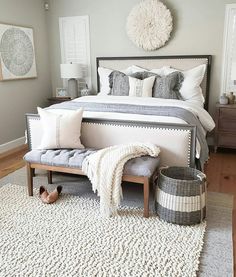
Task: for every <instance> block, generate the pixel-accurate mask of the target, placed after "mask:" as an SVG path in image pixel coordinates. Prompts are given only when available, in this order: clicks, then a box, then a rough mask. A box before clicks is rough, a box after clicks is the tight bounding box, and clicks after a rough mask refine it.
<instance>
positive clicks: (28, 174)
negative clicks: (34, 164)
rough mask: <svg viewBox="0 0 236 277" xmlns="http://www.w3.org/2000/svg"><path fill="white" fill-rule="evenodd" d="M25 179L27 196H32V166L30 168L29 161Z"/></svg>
mask: <svg viewBox="0 0 236 277" xmlns="http://www.w3.org/2000/svg"><path fill="white" fill-rule="evenodd" d="M27 179H28V193H29V196H33V168H31V166H30V163H27Z"/></svg>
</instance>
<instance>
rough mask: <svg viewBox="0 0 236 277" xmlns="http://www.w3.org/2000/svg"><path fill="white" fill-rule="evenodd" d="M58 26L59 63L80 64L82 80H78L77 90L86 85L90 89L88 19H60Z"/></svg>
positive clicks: (78, 17)
mask: <svg viewBox="0 0 236 277" xmlns="http://www.w3.org/2000/svg"><path fill="white" fill-rule="evenodd" d="M59 26H60V43H61V63H71V62H72V63H78V64H80V65H81V68H82V72H83V78H81V79H79V82H78V84H79V89H82V88H84V87H85V85H86V84H87V85H88V87H89V88H91V65H90V40H89V17H88V16H72V17H60V18H59ZM64 85H65V84H64Z"/></svg>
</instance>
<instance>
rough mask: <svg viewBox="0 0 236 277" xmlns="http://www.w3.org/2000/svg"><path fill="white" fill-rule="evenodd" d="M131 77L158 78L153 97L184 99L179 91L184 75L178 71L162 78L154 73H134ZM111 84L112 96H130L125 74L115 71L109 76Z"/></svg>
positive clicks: (127, 79) (141, 78)
mask: <svg viewBox="0 0 236 277" xmlns="http://www.w3.org/2000/svg"><path fill="white" fill-rule="evenodd" d="M130 76H131V77H134V78H137V79H140V80H143V79H145V78H148V77H151V76H156V79H155V82H154V85H153V89H152V96H153V97H156V98H166V99H182V97H181V95H180V93H179V90H180V88H181V85H182V82H183V80H184V75H183V73H181V72H178V71H176V72H173V73H170V74H169V75H166V76H160V75H157V74H155V73H153V72H149V71H141V72H136V73H133V74H131V75H130ZM109 84H110V88H111V95H116V96H128V95H129V78H128V76H127V75H126V74H124V73H123V72H120V71H117V70H115V71H113V72H112V73H111V74H110V75H109Z"/></svg>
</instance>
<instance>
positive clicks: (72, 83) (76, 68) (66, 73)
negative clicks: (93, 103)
mask: <svg viewBox="0 0 236 277" xmlns="http://www.w3.org/2000/svg"><path fill="white" fill-rule="evenodd" d="M61 78H62V79H68V94H69V96H70V97H71V98H72V99H74V98H76V97H79V96H80V95H79V93H78V83H77V79H78V78H82V70H81V67H80V65H79V64H76V63H67V64H61Z"/></svg>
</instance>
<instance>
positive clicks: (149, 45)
mask: <svg viewBox="0 0 236 277" xmlns="http://www.w3.org/2000/svg"><path fill="white" fill-rule="evenodd" d="M172 29H173V23H172V16H171V13H170V11H169V10H168V9H167V7H166V6H165V5H164V4H163V3H162V2H160V1H158V0H144V1H142V2H140V3H139V4H137V5H136V6H135V7H134V8H133V9H132V10H131V12H130V14H129V16H128V18H127V24H126V30H127V34H128V36H129V38H130V39H131V40H132V41H133V43H134V44H136V45H137V46H138V47H141V48H143V49H144V50H147V51H151V50H156V49H158V48H160V47H162V46H163V45H165V43H166V42H167V41H168V39H169V38H170V33H171V31H172Z"/></svg>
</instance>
